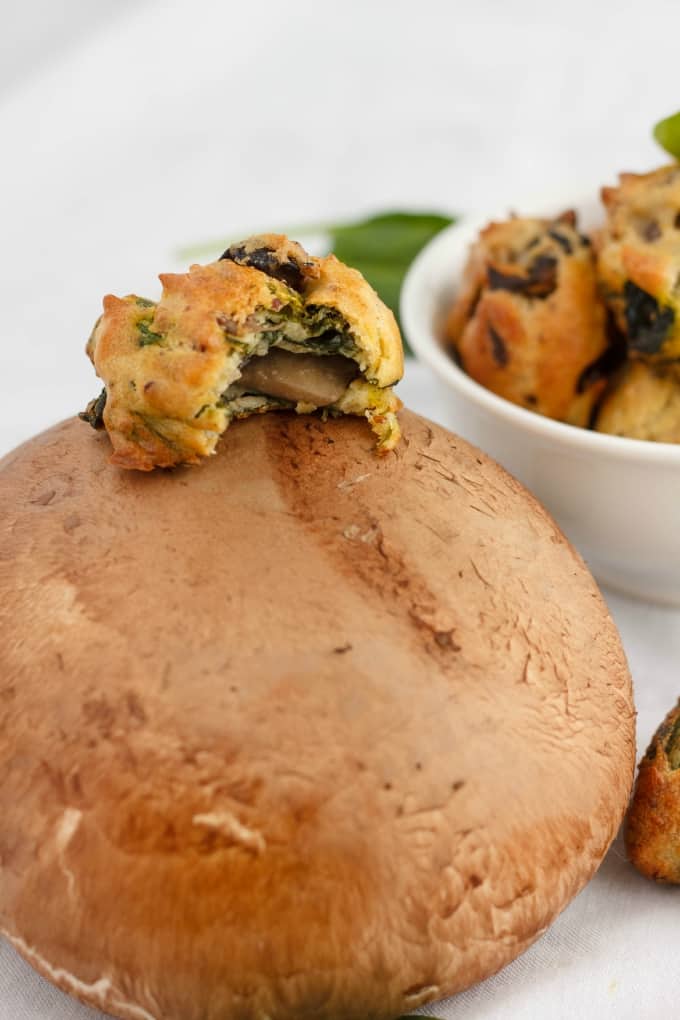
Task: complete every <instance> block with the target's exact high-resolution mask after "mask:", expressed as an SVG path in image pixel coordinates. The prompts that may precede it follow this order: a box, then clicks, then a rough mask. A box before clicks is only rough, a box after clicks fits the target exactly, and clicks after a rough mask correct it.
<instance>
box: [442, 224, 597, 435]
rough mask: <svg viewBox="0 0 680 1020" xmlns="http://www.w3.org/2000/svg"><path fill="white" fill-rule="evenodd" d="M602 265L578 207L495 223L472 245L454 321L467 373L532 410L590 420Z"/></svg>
mask: <svg viewBox="0 0 680 1020" xmlns="http://www.w3.org/2000/svg"><path fill="white" fill-rule="evenodd" d="M595 298H596V280H595V262H594V258H593V255H592V251H591V249H590V246H589V242H588V240H587V239H586V238H584V237H583V236H582V235H581V234H579V232H578V230H577V226H576V217H575V215H574V213H573V212H567V213H564V214H563V215H562V216H560V217H557V218H556V219H555V220H542V219H524V218H512V219H510V220H507V221H505V222H502V223H491V224H490V225H489V226H488V227H487V228H486V229H485V230H483V231H482V233H481V234H480V236H479V239H478V241H477V243H476V244H475V245H474V246H473V248H472V251H471V253H470V257H469V260H468V263H467V266H466V268H465V271H464V275H463V283H462V287H461V290H460V293H459V296H458V299H457V301H456V302H455V304H454V306H453V308H452V310H451V312H450V314H449V317H448V321H447V324H446V338H447V341H448V343H449V344H450V345H451V347H452V348H453V349H454V351H455V353H456V356H457V357H458V359H459V361H460V362H461V364H462V367H463V368H464V370H465V371H466V372H467V373H468V375H470V376H471V377H472V378H473V379H475V380H476V381H477V382H479V383H481V384H482V385H483V386H486V387H487V389H490V390H492V391H493V392H494V393H497V394H498V395H499V396H502V397H505V398H506V399H507V400H511V401H512V402H513V403H514V404H519V405H520V406H522V407H526V408H528V409H530V410H532V411H538V412H539V413H540V414H544V415H547V416H548V417H550V418H556V419H557V420H559V421H565V422H569V423H570V424H572V425H587V424H588V423H589V419H590V415H591V412H592V409H593V406H594V404H595V401H596V399H597V397H598V396H599V394H600V393H601V392H602V388H603V385H604V382H603V379H602V377H601V374H600V373H598V372H596V371H590V372H589V371H587V370H588V369H589V368H591V367H593V366H594V365H595V364H596V363H597V362H598V359H600V358H601V356H602V355H603V354H604V352H605V350H606V349H607V337H606V333H605V316H604V309H603V308H602V307H601V305H600V304H599V303H598V302H597V301H596V300H595Z"/></svg>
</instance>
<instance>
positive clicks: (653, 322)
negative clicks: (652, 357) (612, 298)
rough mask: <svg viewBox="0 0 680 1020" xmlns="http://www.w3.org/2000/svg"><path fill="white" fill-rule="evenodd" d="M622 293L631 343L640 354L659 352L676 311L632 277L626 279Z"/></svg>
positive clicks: (629, 341)
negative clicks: (638, 284)
mask: <svg viewBox="0 0 680 1020" xmlns="http://www.w3.org/2000/svg"><path fill="white" fill-rule="evenodd" d="M623 293H624V299H625V316H626V326H627V332H628V343H629V345H630V347H631V348H632V349H633V350H634V351H638V352H639V353H640V354H658V353H659V351H660V350H661V348H662V347H663V342H664V340H665V339H666V337H667V335H668V333H669V332H670V330H671V328H672V326H673V323H674V321H675V312H674V311H673V309H672V308H669V307H667V306H663V305H660V304H659V302H658V301H657V300H656V298H654V297H652V295H651V294H648V293H647V291H645V290H642V288H641V287H638V286H637V284H635V283H633V281H632V280H626V283H625V285H624V288H623Z"/></svg>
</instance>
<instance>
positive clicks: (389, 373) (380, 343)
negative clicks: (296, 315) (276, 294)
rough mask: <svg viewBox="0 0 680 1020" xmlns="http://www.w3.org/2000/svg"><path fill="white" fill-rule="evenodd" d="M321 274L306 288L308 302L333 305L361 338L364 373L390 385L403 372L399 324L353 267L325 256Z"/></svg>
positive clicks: (320, 268) (320, 263)
mask: <svg viewBox="0 0 680 1020" xmlns="http://www.w3.org/2000/svg"><path fill="white" fill-rule="evenodd" d="M318 265H319V270H320V274H319V277H318V279H317V280H311V281H310V282H309V283H308V285H307V286H306V287H305V300H306V301H307V303H308V304H310V305H319V306H323V307H327V308H334V309H336V310H337V311H338V312H340V314H341V315H342V317H343V318H344V319H346V320H347V322H348V323H349V325H350V327H351V329H352V331H353V332H354V333H355V335H358V336H360V337H361V351H362V354H363V356H364V369H363V370H364V372H365V374H366V377H367V378H368V379H369V381H371V382H373V383H374V384H375V385H376V386H391V385H392V383H394V382H395V381H396V380H398V379H401V377H402V375H403V373H404V354H403V349H402V345H401V340H400V336H399V327H398V326H397V322H396V319H395V318H394V315H393V314H392V312H391V311H390V309H389V308H388V307H387V306H386V305H384V304H383V302H382V301H381V300H380V298H379V297H378V295H377V294H376V292H375V291H374V290H373V288H372V287H371V285H370V284H369V283H368V282H367V281H366V280H364V278H363V276H362V275H361V273H359V272H358V271H357V270H356V269H352V268H350V266H346V265H345V264H344V263H343V262H340V261H339V260H338V259H336V257H335V255H327V256H326V258H324V259H319V263H318Z"/></svg>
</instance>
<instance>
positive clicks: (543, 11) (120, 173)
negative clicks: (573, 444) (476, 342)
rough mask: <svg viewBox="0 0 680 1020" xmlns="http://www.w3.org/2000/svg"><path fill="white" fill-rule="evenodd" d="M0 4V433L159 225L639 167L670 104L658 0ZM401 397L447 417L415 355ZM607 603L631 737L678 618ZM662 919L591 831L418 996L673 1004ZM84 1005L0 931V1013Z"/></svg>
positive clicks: (52, 410) (70, 393)
mask: <svg viewBox="0 0 680 1020" xmlns="http://www.w3.org/2000/svg"><path fill="white" fill-rule="evenodd" d="M0 14H2V33H1V34H0V181H1V183H2V187H1V188H0V314H1V320H0V322H1V326H0V452H3V451H4V450H6V449H9V448H10V447H12V446H13V445H15V444H16V443H17V442H19V441H21V440H22V439H24V438H26V437H28V436H29V435H31V434H33V433H34V432H35V431H37V430H39V429H40V428H42V427H44V426H46V425H49V424H51V423H53V422H54V421H56V420H58V419H60V418H63V417H66V416H69V415H71V414H73V412H74V411H77V410H79V409H81V408H82V407H83V406H84V404H85V403H86V401H87V399H88V398H89V397H90V396H93V395H94V394H95V393H96V392H98V387H97V383H96V380H95V379H94V376H93V374H92V370H91V367H90V366H89V363H88V362H87V360H86V358H85V356H84V354H83V352H82V349H83V345H84V342H85V339H86V337H87V335H88V333H89V330H90V328H91V325H92V323H93V321H94V319H95V318H96V317H97V315H98V313H99V309H100V301H101V297H102V295H103V294H104V293H106V292H109V291H112V292H114V293H122V294H125V293H128V292H131V291H135V292H137V293H142V294H147V295H149V296H151V297H153V296H154V295H155V294H156V293H157V284H156V280H155V277H156V273H157V272H158V271H160V270H163V269H165V270H168V269H173V268H178V267H180V266H181V265H182V263H181V261H180V259H179V256H178V251H179V249H180V248H181V247H182V246H183V245H186V244H190V243H192V242H195V241H202V240H204V239H207V240H209V239H211V238H213V237H214V238H216V240H217V243H216V245H215V249H214V250H215V253H216V254H217V253H218V251H219V239H221V238H222V237H229V236H231V237H233V236H234V235H239V234H245V233H248V232H252V231H253V230H258V229H267V228H269V229H271V228H276V227H285V226H286V225H287V224H288V223H295V224H297V223H300V222H307V221H315V220H327V219H329V218H333V217H340V218H342V217H354V216H356V215H359V214H361V213H363V212H371V211H375V210H379V209H386V208H392V207H405V208H418V207H422V208H435V209H442V210H445V211H446V210H448V211H452V212H461V213H465V212H466V211H467V212H471V211H473V210H481V211H482V212H483V211H484V209H486V208H492V209H496V208H498V206H499V204H506V205H507V206H508V207H511V206H513V205H518V204H519V205H521V202H522V200H527V199H528V198H530V199H534V198H535V200H536V202H537V203H538V201H539V200H540V199H541V198H542V197H543V196H545V195H552V194H553V193H555V192H556V191H563V192H564V191H566V192H569V191H572V190H573V193H574V195H575V196H579V195H582V194H583V192H584V190H586V189H587V190H589V191H592V192H595V191H596V190H597V188H598V187H599V185H601V184H602V183H605V182H610V181H612V180H613V179H614V177H615V174H616V172H617V171H618V170H621V169H626V170H644V169H650V168H651V167H653V166H654V165H656V164H658V163H660V162H662V161H663V159H664V157H663V154H661V153H660V152H659V150H658V149H657V148H656V147H655V145H654V144H653V143H652V141H651V133H650V132H651V126H652V124H653V122H654V121H655V120H656V119H658V118H659V117H661V116H663V115H665V114H667V113H670V112H672V111H674V110H675V109H677V108H679V107H680V58H679V54H680V3H678V0H669V2H662V0H651V2H647V3H645V4H641V3H639V0H638V2H636V3H631V2H627V0H618V2H614V0H606V2H600V3H597V2H595V0H591V2H588V3H586V2H572V3H571V4H560V5H559V6H558V5H557V4H554V3H545V0H543V2H531V0H516V2H502V0H497V2H496V0H470V2H466V3H461V2H449V3H446V2H435V0H409V2H405V0H376V2H373V3H371V2H370V0H363V2H360V0H344V2H343V0H336V2H334V3H323V2H319V0H316V2H311V0H288V2H286V3H281V2H280V3H273V2H271V0H260V2H253V0H250V2H246V3H243V2H239V3H235V2H231V0H221V2H214V3H213V2H207V0H193V2H191V3H190V2H171V3H167V2H137V3H133V2H132V0H116V2H115V3H114V2H111V0H90V2H88V0H41V2H32V3H31V2H26V0H24V3H23V4H22V5H21V7H19V6H18V5H17V4H16V3H10V2H8V0H2V2H1V3H0ZM401 395H402V396H403V397H404V398H405V399H406V400H407V401H408V402H409V403H411V404H412V406H414V407H415V408H416V409H418V410H422V411H423V412H424V413H428V414H430V416H432V417H435V418H440V419H444V418H445V416H446V408H445V407H443V406H442V405H441V404H437V403H436V402H434V400H433V398H431V397H430V394H429V383H428V375H427V372H426V371H425V369H423V368H420V367H411V368H410V369H409V372H408V374H407V378H406V380H405V382H404V384H403V386H402V389H401ZM641 526H644V522H641ZM607 597H608V599H609V601H610V605H611V607H612V610H613V612H614V615H615V617H616V620H617V622H618V623H619V626H620V628H621V631H622V634H623V638H624V643H625V645H626V649H627V652H628V655H629V659H630V663H631V668H632V671H633V674H634V679H635V686H636V697H637V703H638V709H639V738H640V748H641V749H642V748H643V745H644V744H645V743H646V741H647V739H648V737H649V735H650V733H651V732H652V730H653V729H654V728H655V726H656V724H657V723H658V722H659V720H660V718H661V716H662V715H663V714H664V713H665V711H666V710H667V708H668V707H670V705H671V704H672V703H673V701H674V700H675V698H676V697H677V695H678V693H680V691H679V688H680V683H679V682H678V662H680V614H678V613H677V612H674V611H672V610H662V609H654V608H652V607H649V606H645V605H643V604H641V603H635V602H632V601H627V600H625V599H623V598H620V597H618V596H614V595H613V594H611V593H607ZM679 922H680V893H679V892H678V891H676V890H675V889H661V888H656V887H654V886H652V885H650V884H649V883H647V882H645V881H644V880H643V879H641V878H639V877H638V876H637V875H636V874H635V873H634V872H633V871H632V869H631V868H630V867H629V866H628V865H627V864H626V862H625V860H624V859H623V857H622V850H621V847H620V845H615V846H614V848H613V850H612V852H611V853H610V855H609V856H608V858H607V860H606V861H605V864H604V865H603V868H602V869H601V871H600V873H599V874H598V876H597V877H596V879H595V880H594V881H593V882H592V883H591V885H590V886H589V887H588V888H587V890H586V891H585V892H584V893H583V894H581V896H579V897H578V898H577V900H576V901H575V902H574V903H573V904H572V905H571V906H570V907H569V908H568V910H567V911H566V912H565V913H564V914H563V915H562V917H561V918H560V919H559V920H558V922H557V923H556V924H555V925H554V926H553V928H552V929H551V930H550V932H549V933H548V934H547V935H546V936H545V937H544V938H543V939H542V940H541V941H540V942H539V943H538V944H537V945H536V946H535V947H534V948H533V949H532V950H530V951H529V952H528V953H527V954H525V955H524V956H523V957H522V958H520V959H519V960H518V961H516V963H515V964H513V965H512V966H511V967H509V968H507V969H506V970H505V971H504V972H502V973H501V974H500V975H498V976H497V977H496V978H493V979H491V980H490V981H487V982H485V983H484V984H483V985H480V986H478V987H477V988H475V989H472V990H470V991H469V992H468V993H466V994H464V995H462V996H459V997H457V998H456V999H455V1000H449V1001H448V1002H447V1003H446V1004H439V1005H438V1006H436V1007H433V1008H432V1010H431V1011H430V1012H432V1013H436V1014H438V1015H439V1016H441V1017H448V1018H451V1020H453V1018H461V1020H462V1018H465V1020H473V1018H474V1020H501V1018H503V1020H505V1018H507V1017H522V1018H524V1017H527V1018H536V1020H538V1018H541V1020H543V1018H545V1017H551V1018H565V1020H566V1018H571V1017H574V1016H577V1015H578V1016H580V1017H598V1018H599V1017H605V1018H610V1017H611V1018H624V1020H626V1018H631V1020H632V1018H636V1020H638V1018H642V1020H645V1018H647V1017H651V1016H653V1015H656V1014H657V1013H659V1012H661V1011H663V1012H664V1013H665V1015H666V1016H669V1017H671V1016H675V1015H677V1010H678V1007H677V1003H678V1001H679V1000H678V995H679V993H680V971H679V969H678V966H677V950H676V947H677V931H678V923H679ZM94 1015H95V1014H93V1013H92V1011H89V1010H87V1009H86V1008H85V1007H82V1006H79V1005H77V1004H75V1003H72V1002H71V1000H69V999H68V998H67V997H65V996H62V995H61V994H60V993H58V992H56V991H53V990H52V988H51V986H49V985H48V984H46V983H45V982H43V981H42V980H41V979H39V978H37V977H35V976H34V975H33V974H32V972H31V971H30V969H29V968H28V967H26V965H24V964H23V963H22V962H21V961H19V960H18V958H17V957H16V956H15V954H14V953H13V951H12V950H10V949H8V948H7V947H3V948H2V949H0V1020H24V1018H26V1020H38V1018H40V1020H65V1018H71V1017H73V1018H75V1017H79V1018H83V1020H84V1018H86V1017H92V1016H94ZM164 1020H181V1018H164Z"/></svg>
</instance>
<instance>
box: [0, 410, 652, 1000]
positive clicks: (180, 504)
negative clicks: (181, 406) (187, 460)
mask: <svg viewBox="0 0 680 1020" xmlns="http://www.w3.org/2000/svg"><path fill="white" fill-rule="evenodd" d="M402 426H403V431H404V437H405V440H406V441H405V442H403V443H402V444H401V446H400V447H399V448H398V450H397V451H396V452H395V453H394V454H391V455H390V456H389V457H386V458H377V457H376V456H375V455H374V452H373V449H372V446H373V444H372V440H371V438H370V436H369V435H368V434H367V432H366V430H365V427H364V426H363V424H362V423H361V422H360V421H357V420H354V419H341V420H337V421H329V422H327V423H325V424H324V423H322V422H320V421H318V420H316V419H314V418H306V417H303V418H300V417H295V416H290V415H269V416H263V417H260V418H253V419H249V420H248V421H245V422H242V423H239V424H238V425H236V426H234V428H233V432H232V434H231V437H230V441H229V443H226V444H224V446H223V447H222V448H221V450H220V451H219V453H218V454H217V456H216V457H214V458H212V459H211V460H210V461H208V462H206V463H205V464H204V465H203V466H202V467H201V468H200V469H193V470H187V469H179V470H176V471H174V472H155V473H153V474H152V475H140V474H136V473H130V472H122V471H119V470H118V469H115V468H112V467H111V466H110V465H109V464H108V463H107V456H108V450H107V440H106V437H105V436H103V435H96V434H94V433H92V431H91V430H90V429H87V428H85V426H84V425H82V423H80V422H78V421H67V422H64V423H63V424H61V425H58V426H57V427H55V428H53V429H50V430H49V431H47V432H45V433H43V434H42V435H40V436H38V437H36V438H35V439H33V440H31V441H30V442H29V443H27V444H25V445H24V446H22V447H20V448H19V449H18V450H16V451H14V452H13V453H12V454H10V455H9V456H8V457H6V458H5V460H4V461H3V462H2V463H1V464H0V478H1V480H2V484H1V485H0V493H1V495H0V521H2V527H3V536H2V539H1V541H0V605H1V606H2V610H3V612H2V615H1V617H0V877H1V881H0V929H1V930H2V931H3V932H4V934H5V935H6V936H7V937H8V938H9V939H10V940H11V941H12V942H13V943H14V945H15V946H16V947H17V948H18V949H19V951H20V952H21V953H22V954H23V955H24V957H25V958H26V959H27V960H29V962H30V963H32V964H33V965H34V966H35V967H36V969H38V970H39V971H41V972H42V973H43V974H45V975H46V976H47V977H49V978H50V979H51V980H53V981H55V982H56V983H57V984H58V985H60V986H61V987H62V988H64V989H65V990H66V991H68V992H70V993H72V994H74V995H76V996H78V997H79V998H81V999H82V1000H84V1001H85V1002H87V1003H90V1004H92V1005H95V1006H99V1007H101V1008H102V1009H105V1010H107V1011H108V1012H110V1013H112V1014H114V1015H117V1016H120V1017H124V1018H129V1020H150V1018H151V1020H160V1018H164V1017H182V1020H232V1018H233V1020H251V1018H252V1020H255V1018H258V1020H259V1018H263V1017H269V1018H272V1020H288V1018H290V1020H293V1018H296V1020H299V1018H306V1020H313V1018H321V1017H323V1018H324V1020H329V1018H331V1020H335V1018H338V1020H352V1018H357V1020H358V1018H362V1020H378V1018H388V1017H392V1016H395V1015H397V1014H399V1013H401V1012H405V1011H407V1010H411V1009H413V1008H415V1007H417V1006H419V1005H421V1004H423V1003H424V1002H426V1001H429V1000H432V999H438V998H442V997H444V996H446V995H449V994H451V993H453V992H456V991H459V990H461V989H463V988H465V987H467V986H468V985H470V984H472V983H473V982H475V981H478V980H480V979H482V978H484V977H486V976H487V975H489V974H492V973H493V972H494V971H496V970H498V969H499V968H500V967H502V966H503V965H504V964H506V963H508V962H509V961H510V960H512V959H513V958H514V957H515V956H517V955H518V953H520V952H521V951H522V950H523V949H524V948H526V947H527V946H528V945H529V944H530V943H531V942H532V941H533V940H534V939H535V938H536V937H537V936H538V935H540V934H541V932H543V931H544V930H545V928H546V927H547V926H548V925H549V924H550V922H551V921H552V920H553V918H554V917H555V916H556V914H558V913H559V911H560V910H562V908H563V907H564V906H565V905H566V904H567V902H568V901H569V900H570V899H571V898H572V897H573V896H574V895H575V894H576V893H577V892H578V890H579V889H580V888H581V887H582V886H583V885H584V883H585V882H587V881H588V879H589V878H590V877H591V876H592V874H593V873H594V871H595V869H596V868H597V866H598V864H599V862H600V860H601V858H602V856H603V854H604V853H605V851H606V849H607V847H608V845H609V843H610V841H611V840H612V838H613V836H614V834H615V832H616V830H617V828H618V826H619V822H620V820H621V817H622V814H623V811H624V807H625V805H626V801H627V798H628V794H629V790H630V786H631V782H632V776H633V767H634V733H633V706H632V697H631V686H630V677H629V674H628V669H627V666H626V661H625V657H624V654H623V652H622V649H621V645H620V642H619V638H618V635H617V632H616V629H615V627H614V625H613V623H612V621H611V619H610V617H609V614H608V612H607V609H606V607H605V605H604V602H603V600H602V598H601V596H600V594H599V591H598V589H597V587H596V585H595V583H594V581H593V580H592V578H591V576H590V574H589V573H588V571H587V569H586V567H585V566H584V564H583V562H582V560H581V559H580V558H579V556H578V555H577V554H576V553H575V552H574V550H573V549H572V548H571V546H570V545H569V544H568V543H567V541H566V540H565V538H564V537H563V535H562V534H561V533H560V531H559V530H558V529H557V527H556V525H555V524H554V522H553V521H552V520H551V519H550V518H549V517H548V515H547V514H546V512H545V511H544V510H543V509H542V508H541V506H540V505H539V504H538V503H537V502H536V501H535V500H534V499H533V498H532V497H531V496H530V495H528V494H527V492H526V491H525V490H524V489H523V488H522V486H521V485H520V484H519V483H518V482H517V481H515V480H514V479H513V478H511V477H510V476H509V475H507V474H506V473H505V472H504V471H503V470H502V469H501V468H500V467H499V466H498V465H497V464H495V463H494V462H493V461H491V460H490V459H489V458H487V457H486V456H485V455H483V454H482V453H480V452H479V451H478V450H476V449H475V448H474V447H472V446H470V445H469V444H467V443H466V442H464V441H463V440H461V439H459V438H457V437H456V436H453V435H452V434H450V433H449V432H447V431H445V430H444V429H442V428H439V427H437V426H435V425H432V424H430V423H428V422H427V421H425V420H424V419H422V418H419V417H417V416H416V415H413V414H409V413H404V415H403V419H402Z"/></svg>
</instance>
